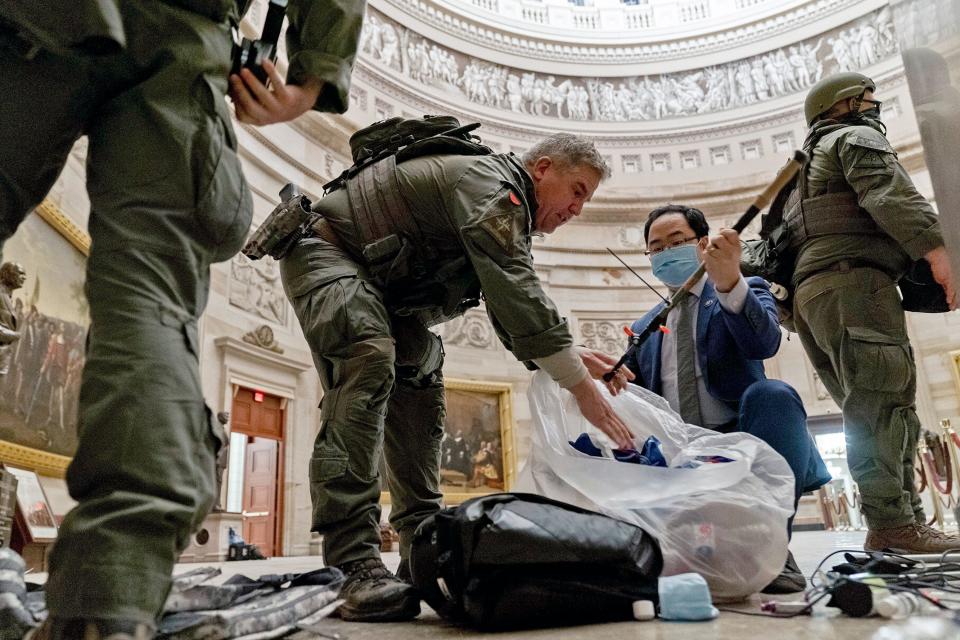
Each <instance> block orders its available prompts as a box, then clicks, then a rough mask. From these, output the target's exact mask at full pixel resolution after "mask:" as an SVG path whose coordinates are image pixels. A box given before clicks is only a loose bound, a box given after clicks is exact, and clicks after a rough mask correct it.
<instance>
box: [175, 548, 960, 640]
mask: <svg viewBox="0 0 960 640" xmlns="http://www.w3.org/2000/svg"><path fill="white" fill-rule="evenodd" d="M863 538H864V533H863V532H797V533H796V534H795V535H794V539H793V543H792V544H791V549H792V550H793V553H794V556H795V557H796V559H797V562H798V564H799V565H800V568H801V569H802V570H803V572H804V573H805V574H807V575H809V574H810V573H812V572H813V570H814V568H815V567H816V566H817V564H818V563H819V562H820V560H822V559H823V557H824V556H825V555H826V554H828V553H830V552H831V551H835V550H838V549H853V550H857V549H862V544H863ZM385 561H386V563H387V565H388V566H391V567H395V566H396V564H397V562H398V561H399V557H398V556H397V554H395V553H394V554H386V555H385ZM194 566H195V565H181V566H180V567H178V571H180V570H181V569H183V570H186V569H189V568H193V567H194ZM220 566H221V567H222V569H223V571H224V579H225V577H226V576H229V575H232V574H234V573H243V574H245V575H249V576H255V575H259V574H262V573H280V572H287V571H306V570H310V569H315V568H319V567H320V566H321V562H320V561H319V558H316V557H301V558H275V559H271V560H268V561H260V562H230V563H223V564H222V565H220ZM780 599H787V600H789V599H796V597H795V596H790V597H785V596H781V597H780ZM759 603H760V599H759V596H754V597H753V598H751V600H749V601H747V602H744V603H740V604H737V605H724V608H731V609H737V610H739V611H743V612H759ZM900 624H902V623H892V622H890V621H886V620H882V619H878V618H870V619H865V618H860V619H855V618H848V617H845V616H842V615H837V616H835V617H829V618H812V617H809V616H802V617H797V618H791V619H771V618H761V617H752V616H748V615H743V614H738V613H732V612H721V613H720V616H719V617H718V618H717V619H715V620H712V621H710V622H699V623H682V622H664V621H661V620H655V621H651V622H623V623H614V624H603V625H589V626H582V627H573V628H565V629H544V630H537V631H524V632H516V633H498V634H495V636H496V638H498V640H511V639H513V638H524V639H530V640H534V639H546V638H549V639H551V640H553V639H560V640H568V639H569V640H573V639H580V638H590V639H596V640H607V639H609V640H628V639H630V638H643V639H649V640H690V639H691V638H695V639H696V640H727V639H730V640H733V639H737V640H743V639H751V640H752V639H761V638H784V639H785V638H791V639H792V638H810V639H811V640H813V639H816V640H859V639H861V638H866V639H870V638H874V636H875V634H878V631H879V630H880V629H881V628H883V627H887V628H886V629H885V630H884V631H883V632H881V633H882V635H879V634H878V636H879V637H883V639H884V640H888V639H891V638H900V637H903V635H902V633H901V632H900V630H901V629H902V627H900V626H899V625H900ZM483 635H486V634H481V633H478V632H474V631H471V630H468V629H461V628H458V627H454V626H451V625H449V624H447V623H445V622H444V621H443V620H441V619H440V618H439V617H438V616H437V615H436V614H435V613H434V612H433V611H432V610H430V609H429V608H428V607H426V605H424V611H423V613H421V615H420V617H419V618H418V619H417V620H415V621H413V622H407V623H387V624H361V623H349V622H343V621H341V620H329V621H327V622H326V623H325V625H324V634H323V636H319V635H317V634H313V633H308V632H300V633H298V634H297V635H296V636H294V637H295V638H296V639H297V640H312V639H316V638H323V637H326V638H337V639H338V640H384V639H390V640H394V639H396V640H407V639H409V640H431V639H434V638H472V637H480V636H483ZM931 637H932V636H931ZM947 637H950V636H947ZM955 637H956V638H957V639H958V640H960V632H958V633H957V635H956V636H955Z"/></svg>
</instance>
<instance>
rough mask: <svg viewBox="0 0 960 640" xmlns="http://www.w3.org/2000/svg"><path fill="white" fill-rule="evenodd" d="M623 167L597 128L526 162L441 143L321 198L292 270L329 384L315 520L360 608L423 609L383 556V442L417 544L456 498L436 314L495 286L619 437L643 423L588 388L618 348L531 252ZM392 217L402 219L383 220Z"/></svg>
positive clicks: (523, 354) (549, 366)
mask: <svg viewBox="0 0 960 640" xmlns="http://www.w3.org/2000/svg"><path fill="white" fill-rule="evenodd" d="M571 147H572V148H574V153H573V154H572V155H571V154H570V153H568V152H569V150H570V148H571ZM565 150H566V151H565ZM581 158H582V159H581ZM376 167H377V165H374V166H373V167H371V168H369V169H365V170H364V171H376ZM608 171H609V169H608V168H607V167H606V165H605V164H604V163H603V160H602V158H601V157H600V156H599V155H598V154H597V152H596V150H595V149H594V147H593V145H592V143H589V142H587V141H583V140H581V139H579V138H577V137H575V136H570V135H556V136H552V137H550V138H547V139H546V140H544V141H543V142H541V143H540V144H539V145H537V146H535V147H534V148H533V149H531V151H529V152H528V153H527V155H526V156H525V159H524V162H521V161H520V160H518V159H517V158H516V157H515V156H513V155H512V154H509V155H480V156H477V155H470V156H467V155H444V156H437V155H427V156H423V157H419V158H415V159H411V160H406V161H404V162H402V163H400V164H399V165H395V164H394V165H390V166H389V167H386V168H385V170H384V171H383V172H381V173H379V174H376V173H374V175H373V181H372V182H369V183H368V182H367V181H366V180H365V177H364V174H363V173H361V174H360V175H359V176H358V177H357V178H355V179H354V180H351V181H349V182H348V183H347V185H346V187H344V188H340V189H338V190H336V191H334V192H332V193H330V194H329V195H327V196H325V197H324V198H323V199H322V200H321V201H320V202H319V203H317V204H315V205H314V207H313V210H314V211H315V212H318V213H320V214H322V215H323V217H324V220H323V222H322V223H321V224H320V225H319V226H318V227H317V229H316V230H317V237H313V238H309V239H306V240H304V241H302V242H301V243H300V244H299V245H298V246H297V247H296V248H294V249H293V250H292V251H291V253H290V254H288V255H287V256H286V257H285V258H284V259H283V260H282V262H281V273H282V277H283V283H284V287H285V290H286V293H287V295H288V296H289V297H290V300H291V302H292V303H293V307H294V309H295V311H296V313H297V317H298V318H299V319H300V323H301V326H302V327H303V332H304V335H305V336H306V339H307V342H308V343H309V345H310V348H311V350H312V352H313V357H314V362H315V363H316V367H317V371H318V373H319V375H320V380H321V382H322V384H323V388H324V391H325V394H324V397H323V402H322V404H321V418H322V420H323V425H322V428H321V431H320V433H319V435H318V436H317V440H316V443H315V446H314V451H313V457H312V459H311V462H310V486H311V495H312V499H313V530H314V531H318V532H320V533H322V534H324V557H325V561H326V563H327V564H328V565H336V566H339V567H341V568H342V569H343V570H344V571H345V572H346V573H347V574H348V575H349V576H351V579H350V580H348V583H347V585H346V586H345V587H344V589H343V591H342V594H341V596H342V597H344V598H345V599H346V601H347V602H346V604H345V605H344V606H343V607H341V610H340V613H341V615H342V616H343V617H344V618H345V619H354V620H370V621H373V620H401V619H406V618H410V617H413V616H415V615H416V614H417V613H418V612H419V599H418V598H417V597H416V595H415V594H414V593H413V591H412V588H411V587H410V586H409V585H407V584H404V583H402V582H399V581H398V580H397V579H396V578H394V577H393V576H392V575H390V574H389V573H388V572H387V571H386V569H384V568H383V565H382V563H381V562H380V558H379V545H380V534H379V527H378V524H379V520H380V506H379V496H380V489H381V483H380V478H379V472H378V465H379V461H380V457H381V455H384V456H385V460H386V468H387V477H386V485H387V488H388V489H389V491H390V496H391V503H392V509H391V514H390V521H391V524H392V525H393V526H394V527H395V528H396V529H397V531H398V532H399V533H400V553H401V557H402V558H404V559H406V558H407V557H408V556H409V548H410V543H411V539H412V535H413V532H414V530H415V528H416V526H417V525H418V524H419V523H420V522H421V521H423V520H424V519H425V518H426V517H427V516H429V515H432V514H433V513H436V512H437V511H438V510H439V508H440V499H441V494H440V492H439V490H438V487H439V462H440V439H441V436H442V429H443V418H444V393H443V377H442V374H441V365H442V364H443V350H442V347H441V344H440V339H439V338H438V337H437V336H436V335H434V334H433V333H431V332H430V331H428V329H427V327H428V326H430V325H433V324H436V323H437V322H442V321H444V320H446V319H449V318H451V317H454V316H456V315H459V314H461V313H462V312H463V311H464V309H465V308H467V307H469V306H472V305H475V304H477V302H478V298H479V296H480V292H481V290H482V291H483V294H484V300H485V304H486V310H487V313H488V315H489V317H490V319H491V321H492V323H493V325H494V327H495V329H496V331H497V333H498V335H499V336H500V338H501V340H502V341H503V343H504V344H505V346H506V347H507V348H508V349H509V350H510V351H512V352H513V354H514V355H515V356H516V357H517V358H518V359H520V360H524V361H533V362H535V363H536V364H537V365H538V366H539V367H540V368H542V369H544V370H545V371H546V372H547V373H549V374H550V375H551V376H552V377H553V378H554V379H555V380H557V381H558V382H559V384H560V385H561V386H564V387H566V388H570V390H571V391H572V392H573V393H574V396H575V397H576V398H577V400H578V402H579V403H580V406H581V408H582V409H584V414H585V415H586V416H587V418H588V419H590V420H591V422H593V423H594V424H596V425H597V426H598V427H600V428H601V429H602V430H604V431H605V432H606V433H608V435H611V437H612V438H613V439H614V441H616V442H619V443H625V442H626V441H627V440H625V438H627V439H628V438H629V434H628V433H626V432H625V427H624V426H623V424H622V422H620V421H619V419H618V418H616V416H615V414H613V413H612V410H610V409H609V406H608V405H607V404H606V401H605V400H602V398H600V397H593V396H589V394H595V393H597V390H596V386H595V384H594V383H593V381H592V380H590V378H589V375H588V371H587V368H589V374H590V375H593V376H594V377H597V376H599V375H601V374H602V373H603V371H604V370H607V369H609V367H610V365H611V364H612V360H610V359H608V361H607V362H604V363H602V364H600V365H599V366H597V367H596V368H594V367H591V366H590V362H589V361H588V358H587V357H584V355H582V354H581V353H580V352H579V351H577V348H575V347H573V340H572V338H571V335H570V332H569V330H568V328H567V323H566V322H565V321H564V319H563V318H561V317H560V315H559V313H558V312H557V310H556V308H555V307H554V305H553V303H552V302H551V301H550V299H549V298H548V297H547V296H546V294H545V293H544V291H543V288H542V286H541V284H540V279H539V278H538V276H537V273H536V271H535V270H534V267H533V258H532V255H531V234H532V233H533V232H534V231H542V232H545V233H550V232H552V231H553V230H554V229H556V227H558V226H559V225H561V224H563V223H564V222H566V221H567V220H569V219H570V218H571V217H573V216H576V215H578V214H579V213H580V210H581V208H582V206H583V203H584V201H585V200H586V199H588V198H589V197H590V195H591V194H592V193H593V190H594V189H595V188H596V186H597V184H598V183H599V181H600V179H601V178H603V177H606V174H607V172H608ZM364 185H369V188H367V187H365V186H364ZM391 209H399V212H397V211H391ZM389 220H397V221H398V222H399V224H398V225H397V226H391V225H390V224H387V225H386V228H382V229H381V230H380V231H379V232H378V233H374V234H372V235H371V233H370V227H371V226H374V225H378V224H379V225H383V224H384V221H389ZM410 223H412V226H411V224H410ZM398 227H399V228H398ZM397 235H399V236H401V237H402V238H403V239H404V243H405V244H404V245H403V246H404V248H403V249H399V250H398V251H397V252H396V255H395V256H394V257H391V258H390V259H388V260H386V261H385V262H382V263H381V265H380V266H378V265H376V264H373V265H372V266H371V264H368V261H367V260H364V259H363V257H362V256H364V255H367V256H369V255H370V252H371V250H372V248H374V247H376V246H378V242H380V241H382V240H383V239H384V238H389V237H390V236H394V237H396V236H397ZM385 272H386V275H384V273H385ZM589 357H591V358H596V357H597V356H596V354H591V355H590V356H589ZM581 360H583V362H581ZM594 364H597V362H596V361H595V362H594ZM584 365H587V368H585V366H584ZM627 375H631V374H629V373H627ZM620 383H621V384H622V385H625V384H626V381H625V379H622V380H620ZM588 396H589V397H588ZM591 406H594V407H595V408H597V409H599V411H594V410H591V408H590V407H591ZM384 423H386V424H384ZM404 564H406V563H404ZM405 571H406V569H405V567H404V566H403V565H402V566H401V574H403V573H404V572H405Z"/></svg>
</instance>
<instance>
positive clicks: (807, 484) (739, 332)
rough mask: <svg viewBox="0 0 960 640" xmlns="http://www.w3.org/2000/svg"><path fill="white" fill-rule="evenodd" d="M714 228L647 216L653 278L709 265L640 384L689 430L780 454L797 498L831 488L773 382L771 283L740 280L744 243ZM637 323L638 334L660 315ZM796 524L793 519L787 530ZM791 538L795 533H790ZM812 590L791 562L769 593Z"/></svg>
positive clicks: (684, 210)
mask: <svg viewBox="0 0 960 640" xmlns="http://www.w3.org/2000/svg"><path fill="white" fill-rule="evenodd" d="M709 231H710V227H709V225H708V224H707V220H706V218H705V217H704V215H703V213H702V212H701V211H700V210H699V209H695V208H693V207H686V206H683V205H674V204H671V205H667V206H664V207H659V208H657V209H654V210H653V211H652V212H650V215H649V216H648V218H647V222H646V225H645V226H644V240H645V241H646V244H647V255H649V256H650V263H651V266H652V268H653V275H654V276H656V277H657V278H658V279H659V280H660V281H661V282H663V283H664V284H666V285H667V287H668V288H671V289H674V288H678V287H679V286H680V285H681V284H683V283H684V282H685V281H686V279H687V278H688V277H690V276H691V275H692V274H693V272H694V271H696V269H697V268H698V267H699V266H700V263H701V262H703V263H704V264H705V265H706V275H704V276H703V278H701V279H700V281H699V282H698V283H697V285H696V286H695V287H694V289H693V291H692V295H691V296H690V297H689V298H688V299H687V300H686V302H685V304H683V305H680V306H679V307H678V308H677V309H675V310H673V311H672V312H671V313H670V315H669V316H668V317H667V325H666V326H667V332H659V331H658V332H656V333H654V334H653V335H652V336H651V337H650V339H649V340H647V341H646V342H645V343H644V344H643V346H642V347H641V348H640V350H639V351H638V352H637V354H636V356H635V358H634V361H633V362H631V363H629V364H630V365H631V368H632V369H633V371H634V372H635V373H636V380H635V381H634V382H635V383H636V384H639V385H641V386H643V387H645V388H646V389H649V390H650V391H653V392H654V393H657V394H659V395H661V396H663V397H664V398H665V399H666V400H667V402H669V403H670V406H671V407H672V408H673V409H674V410H675V411H677V412H678V413H679V414H680V415H681V416H682V417H683V420H684V422H687V423H689V424H695V425H698V426H701V427H704V428H707V429H713V430H715V431H719V432H722V433H729V432H732V431H742V432H745V433H749V434H752V435H754V436H757V437H758V438H760V439H761V440H763V441H765V442H767V443H768V444H769V445H770V446H771V447H773V448H774V449H775V450H776V451H777V452H778V453H779V454H780V455H782V456H783V457H784V458H785V459H786V461H787V463H788V464H789V465H790V468H791V469H792V470H793V473H794V476H795V478H796V483H795V501H794V511H796V504H797V501H799V499H800V495H801V494H802V493H804V492H806V491H812V490H814V489H816V488H818V487H820V486H822V485H824V484H825V483H827V482H829V481H830V474H829V473H828V472H827V468H826V466H825V465H824V463H823V460H822V459H821V458H820V454H819V452H818V451H817V448H816V446H815V445H814V442H813V438H811V437H810V434H809V432H808V431H807V414H806V411H805V410H804V408H803V403H802V402H801V400H800V396H799V395H798V394H797V392H796V391H795V390H794V389H793V387H791V386H790V385H788V384H786V383H784V382H781V381H779V380H767V378H766V376H765V375H764V371H763V360H764V359H765V358H769V357H771V356H773V355H774V354H775V353H776V352H777V350H778V349H779V348H780V322H779V320H778V318H777V310H776V305H775V303H774V298H773V296H772V295H771V294H770V288H769V284H768V283H767V282H766V281H765V280H763V279H762V278H744V277H743V276H742V275H741V274H740V238H739V235H738V234H737V232H736V231H733V230H732V229H723V230H721V231H720V234H719V235H717V236H714V237H713V238H708V233H709ZM662 307H663V305H662V304H661V305H658V306H657V307H656V308H654V309H653V310H652V311H650V312H649V313H647V314H646V315H645V316H644V317H643V318H641V319H640V320H637V321H636V322H635V323H634V324H633V330H634V331H635V332H638V333H639V332H640V331H641V330H642V329H643V327H645V326H646V325H647V323H648V322H649V321H650V319H651V318H653V317H654V315H655V314H656V313H658V312H659V311H660V310H661V309H662ZM792 524H793V518H792V517H791V519H790V521H789V522H788V525H787V526H788V527H791V526H792ZM788 533H789V532H788ZM805 586H806V581H805V580H804V578H803V574H802V573H800V570H799V568H798V567H797V564H796V561H795V560H794V558H793V554H792V553H790V554H788V557H787V562H786V565H785V566H784V570H783V572H782V573H781V574H780V576H778V577H777V578H776V579H775V580H774V581H773V582H772V583H771V584H770V585H768V586H767V587H766V588H765V589H764V592H765V593H794V592H798V591H802V590H803V589H804V588H805Z"/></svg>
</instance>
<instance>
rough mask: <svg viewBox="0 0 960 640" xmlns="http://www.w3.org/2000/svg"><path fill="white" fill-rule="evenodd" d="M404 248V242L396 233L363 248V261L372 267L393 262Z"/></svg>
mask: <svg viewBox="0 0 960 640" xmlns="http://www.w3.org/2000/svg"><path fill="white" fill-rule="evenodd" d="M402 248H403V241H402V240H401V239H400V236H398V235H397V234H395V233H391V234H390V235H388V236H386V237H385V238H380V239H379V240H376V241H374V242H371V243H370V244H368V245H366V246H364V247H363V251H362V254H363V259H364V261H365V262H366V263H367V264H368V265H370V266H371V267H372V266H374V265H378V264H380V263H382V262H386V261H387V260H392V259H393V258H394V257H395V256H396V255H397V254H398V253H400V250H401V249H402Z"/></svg>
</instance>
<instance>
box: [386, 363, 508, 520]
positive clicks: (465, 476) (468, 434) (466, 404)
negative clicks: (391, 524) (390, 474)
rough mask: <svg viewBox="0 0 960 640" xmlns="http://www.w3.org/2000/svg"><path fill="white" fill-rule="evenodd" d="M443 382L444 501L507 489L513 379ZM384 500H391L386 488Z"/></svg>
mask: <svg viewBox="0 0 960 640" xmlns="http://www.w3.org/2000/svg"><path fill="white" fill-rule="evenodd" d="M444 387H445V389H446V404H447V415H446V419H445V420H444V435H443V440H442V441H441V443H440V491H441V492H442V493H443V501H444V503H445V504H447V505H456V504H460V503H461V502H464V501H465V500H469V499H470V498H475V497H476V496H480V495H486V494H490V493H497V492H500V491H509V490H510V488H511V487H512V486H513V482H514V478H515V475H516V468H517V463H516V443H515V441H514V428H513V404H512V403H513V395H512V391H511V390H512V387H511V385H510V384H509V383H503V382H481V381H475V380H460V379H447V380H445V381H444ZM381 477H383V473H382V472H381ZM382 502H383V503H384V504H389V503H390V494H389V493H387V492H386V491H385V492H384V493H383V495H382Z"/></svg>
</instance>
